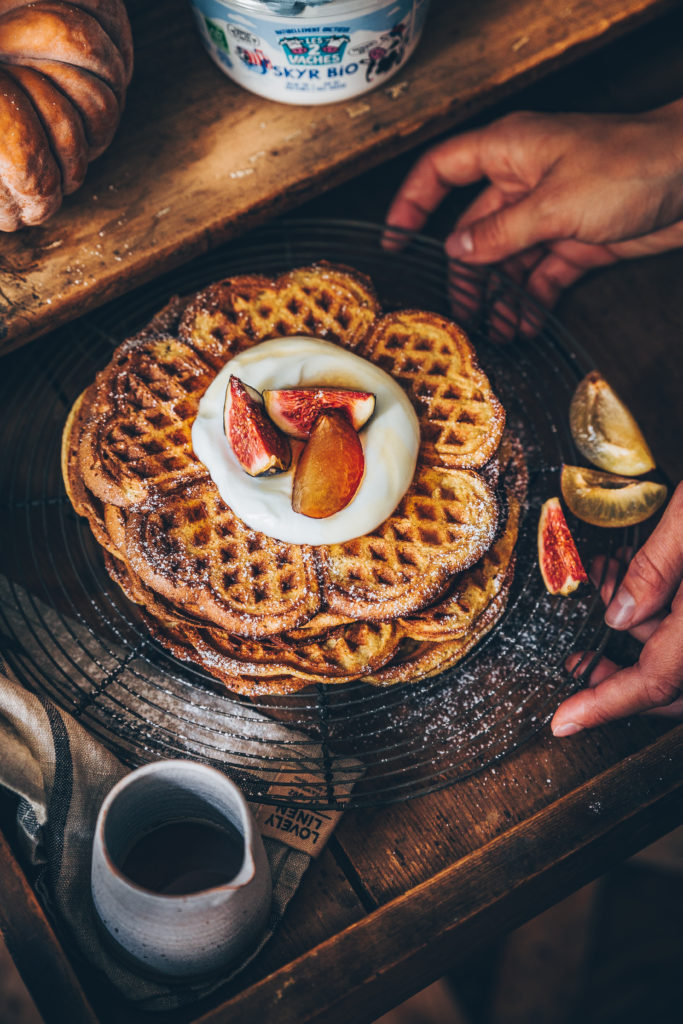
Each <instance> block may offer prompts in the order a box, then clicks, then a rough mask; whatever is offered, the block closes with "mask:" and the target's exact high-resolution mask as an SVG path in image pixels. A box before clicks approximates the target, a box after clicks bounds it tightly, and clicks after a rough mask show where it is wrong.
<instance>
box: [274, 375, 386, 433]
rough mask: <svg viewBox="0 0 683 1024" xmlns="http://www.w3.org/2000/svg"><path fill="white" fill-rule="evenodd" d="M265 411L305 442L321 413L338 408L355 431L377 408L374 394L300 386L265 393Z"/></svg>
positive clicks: (279, 425) (284, 429)
mask: <svg viewBox="0 0 683 1024" xmlns="http://www.w3.org/2000/svg"><path fill="white" fill-rule="evenodd" d="M263 401H264V402H265V406H266V412H267V413H268V415H269V416H270V418H271V420H272V421H273V423H275V424H276V425H277V426H278V427H279V428H280V430H283V431H284V432H285V434H289V436H290V437H297V438H299V440H301V441H305V440H306V438H307V437H310V435H311V431H312V429H313V424H314V423H315V421H316V419H317V418H318V416H319V415H320V413H321V412H328V411H329V410H332V409H339V410H340V411H341V412H344V413H346V415H347V416H348V419H349V422H350V423H351V425H352V427H353V429H354V430H360V429H361V427H363V426H365V424H366V423H367V422H368V420H369V419H370V417H371V416H372V414H373V412H374V411H375V396H374V395H373V394H372V393H371V392H369V391H351V390H350V389H349V388H327V387H308V386H306V387H298V388H279V389H278V390H266V391H264V392H263Z"/></svg>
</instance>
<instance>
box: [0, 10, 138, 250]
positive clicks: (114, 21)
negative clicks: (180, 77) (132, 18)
mask: <svg viewBox="0 0 683 1024" xmlns="http://www.w3.org/2000/svg"><path fill="white" fill-rule="evenodd" d="M132 72H133V43H132V37H131V32H130V24H129V22H128V16H127V14H126V10H125V7H124V5H123V3H122V0H78V3H66V2H63V0H39V2H36V3H27V2H25V0H0V230H2V231H15V230H16V229H17V228H21V227H25V226H27V225H31V224H40V223H42V222H43V221H44V220H46V219H47V218H48V217H49V216H50V215H51V214H52V213H54V211H55V210H56V209H58V207H59V206H60V204H61V201H62V196H65V195H68V194H69V193H71V192H73V191H75V189H77V188H78V187H79V185H81V184H82V182H83V179H84V178H85V173H86V170H87V166H88V163H89V162H90V161H91V160H94V159H95V157H96V156H99V154H100V153H102V152H103V150H105V149H106V148H107V146H108V145H109V143H110V142H111V140H112V138H113V135H114V132H115V131H116V128H117V125H118V123H119V119H120V117H121V112H122V110H123V105H124V102H125V97H126V89H127V87H128V83H129V82H130V78H131V75H132Z"/></svg>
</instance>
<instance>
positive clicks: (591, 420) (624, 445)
mask: <svg viewBox="0 0 683 1024" xmlns="http://www.w3.org/2000/svg"><path fill="white" fill-rule="evenodd" d="M569 425H570V427H571V432H572V437H573V438H574V441H575V442H576V447H577V448H578V449H579V451H580V452H581V454H582V455H583V456H584V457H585V458H587V459H588V461H589V462H592V463H593V465H594V466H597V467H598V469H606V470H608V471H609V472H610V473H625V474H627V475H630V476H640V475H641V474H642V473H647V472H649V471H650V470H651V469H654V468H655V460H654V459H653V458H652V452H651V451H650V449H649V448H648V445H647V442H646V440H645V438H644V437H643V435H642V432H641V430H640V427H639V426H638V424H637V423H636V421H635V420H634V418H633V416H632V415H631V413H630V412H629V410H628V409H627V408H626V406H625V405H624V403H623V402H622V401H621V399H620V398H618V397H617V395H616V394H615V393H614V391H612V388H611V387H610V386H609V384H608V383H607V381H606V380H605V378H604V377H602V376H601V375H600V374H599V373H598V372H597V371H593V372H592V373H589V374H588V376H587V377H584V379H583V380H582V381H581V383H580V384H579V386H578V387H577V389H576V391H575V392H574V397H573V398H572V401H571V405H570V407H569Z"/></svg>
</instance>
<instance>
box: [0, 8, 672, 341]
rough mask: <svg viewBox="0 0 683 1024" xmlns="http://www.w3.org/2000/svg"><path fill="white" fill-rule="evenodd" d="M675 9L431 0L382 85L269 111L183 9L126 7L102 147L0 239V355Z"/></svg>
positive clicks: (273, 105)
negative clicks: (118, 88)
mask: <svg viewBox="0 0 683 1024" xmlns="http://www.w3.org/2000/svg"><path fill="white" fill-rule="evenodd" d="M673 5H674V0H572V2H567V3H562V4H558V3H557V2H556V0H515V2H501V0H479V2H477V3H471V2H469V0H434V5H433V9H432V12H431V16H430V18H429V20H428V22H427V27H426V31H425V36H424V39H423V41H422V44H421V46H420V48H419V50H418V52H417V54H416V56H415V57H414V58H413V60H412V61H411V63H410V64H409V65H408V66H407V67H406V68H405V69H404V71H403V72H402V73H401V75H400V76H399V77H397V78H395V79H393V80H392V82H391V83H390V84H389V85H388V86H387V87H386V88H380V89H378V90H377V91H376V92H374V93H370V94H368V95H367V96H364V97H361V98H360V99H358V100H355V101H353V102H349V103H344V102H342V103H341V104H339V105H327V106H322V107H313V108H309V107H291V106H285V105H281V104H276V103H271V102H268V101H265V100H262V99H259V98H258V97H256V96H252V95H251V94H250V93H247V92H244V91H242V90H240V89H238V88H237V87H236V86H234V85H233V84H232V83H231V82H229V81H228V80H227V79H226V78H225V77H224V76H223V75H222V73H221V72H220V71H219V70H218V69H217V68H216V67H215V66H214V65H213V64H212V63H211V62H210V60H209V59H208V57H207V56H206V55H205V53H204V51H203V49H202V48H201V45H200V43H199V40H198V37H197V35H196V32H195V29H194V26H193V23H192V20H191V17H190V13H189V8H188V4H187V2H186V0H163V2H161V0H159V2H157V3H153V4H151V3H148V2H145V0H133V2H131V3H130V4H129V8H130V12H131V18H132V22H133V30H134V35H135V41H136V71H135V76H134V80H133V84H132V86H131V89H130V92H129V97H128V106H127V109H126V112H125V115H124V119H123V122H122V124H121V126H120V129H119V132H118V134H117V136H116V138H115V140H114V143H113V144H112V146H111V147H110V149H109V150H108V151H107V153H105V154H104V156H102V157H101V158H100V159H99V160H98V161H96V163H95V164H93V166H92V167H91V168H90V171H89V173H88V177H87V179H86V183H85V185H84V187H83V188H81V190H80V191H79V192H78V193H76V194H75V195H74V196H71V197H69V198H68V199H67V200H66V201H65V203H64V206H63V208H62V209H61V210H60V211H59V213H58V214H57V215H56V216H55V217H54V218H53V219H52V220H51V221H50V222H49V223H48V224H47V225H45V226H43V227H39V228H31V229H25V230H23V231H21V232H18V233H16V234H14V235H7V236H3V237H2V240H1V241H0V351H7V350H9V349H10V348H12V347H14V346H16V345H18V344H20V343H22V342H25V341H27V340H29V339H30V338H32V337H35V336H36V335H38V334H41V333H44V332H46V331H48V330H50V329H52V328H54V327H56V326H58V325H59V324H62V323H64V322H66V321H68V320H70V319H73V318H74V317H76V316H79V315H81V314H82V313H83V312H85V311H87V310H89V309H92V308H94V307H95V306H97V305H100V304H102V303H104V302H106V301H107V300H109V299H111V298H113V297H114V296H116V295H119V294H121V293H123V292H124V291H126V290H128V289H130V288H132V287H134V286H135V285H138V284H140V283H142V282H143V281H145V280H149V279H151V278H152V277H155V276H156V275H158V274H160V273H162V272H163V271H164V270H167V269H170V268H171V267H174V266H178V265H180V264H182V263H183V262H185V261H187V260H188V259H189V258H190V257H191V256H193V255H195V254H197V253H200V252H202V251H205V250H207V249H209V248H211V247H212V246H215V245H216V244H217V243H219V242H220V241H222V240H225V239H227V238H228V237H230V236H233V235H235V234H237V233H239V232H241V231H244V230H245V229H246V228H247V227H249V226H251V225H254V224H255V223H257V222H258V221H262V220H264V219H267V218H269V217H271V216H273V214H274V213H276V212H279V211H282V210H285V209H291V208H293V207H295V206H297V205H299V204H300V203H301V202H302V201H303V200H304V199H305V198H307V197H309V196H312V195H314V194H316V193H319V192H321V191H323V190H324V189H326V188H329V187H330V186H331V185H334V184H337V183H339V182H340V181H343V180H345V179H347V178H349V177H351V176H354V175H356V174H358V173H359V171H361V170H364V169H367V168H368V167H370V166H372V165H373V164H376V163H379V162H381V161H384V160H386V159H388V158H389V157H391V156H394V155H395V154H397V153H399V152H401V151H403V150H405V149H407V148H409V147H410V146H411V145H413V144H414V143H416V142H417V141H419V140H423V139H426V138H429V137H430V136H432V135H434V134H435V133H437V132H439V131H442V130H443V129H445V128H447V127H449V126H451V125H454V124H456V123H457V122H459V121H462V120H464V119H465V118H466V117H468V116H470V115H471V114H472V113H473V112H474V111H475V110H479V109H481V108H482V107H483V106H485V105H487V104H490V103H491V102H492V101H493V100H495V99H497V98H499V97H501V96H503V95H505V94H506V93H509V92H510V91H511V90H512V89H515V88H519V87H520V86H521V85H522V84H524V83H526V82H529V81H530V80H532V79H534V78H537V77H539V76H540V75H542V74H545V73H546V72H548V71H549V70H551V69H552V68H555V67H557V66H559V65H560V64H563V63H566V62H568V61H570V60H572V59H574V58H576V57H577V56H578V55H579V54H581V53H584V52H586V51H587V50H589V49H590V48H595V47H597V46H600V45H602V44H604V43H605V42H607V41H608V40H610V39H612V38H614V37H615V36H616V35H618V34H619V33H621V32H624V31H626V30H628V29H632V28H634V27H635V26H636V25H639V24H641V23H643V22H644V21H645V20H647V19H648V18H651V17H653V16H654V15H655V14H659V13H661V12H663V11H664V10H665V9H667V8H669V7H671V6H673Z"/></svg>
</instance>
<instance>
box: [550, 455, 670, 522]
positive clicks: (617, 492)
mask: <svg viewBox="0 0 683 1024" xmlns="http://www.w3.org/2000/svg"><path fill="white" fill-rule="evenodd" d="M561 487H562V496H563V498H564V500H565V501H566V502H567V506H568V507H569V508H570V509H571V511H572V512H573V513H574V515H575V516H577V518H579V519H583V521H584V522H585V523H591V524H592V525H593V526H635V524H636V523H642V522H643V520H645V519H649V517H650V516H651V515H653V513H655V512H656V511H657V509H658V508H659V507H660V506H661V505H662V504H663V503H664V500H665V498H666V487H664V485H663V484H655V483H652V482H651V481H649V480H632V479H631V478H630V477H627V476H615V475H613V474H612V473H601V472H600V471H599V470H597V469H584V468H583V466H563V467H562V477H561Z"/></svg>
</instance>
